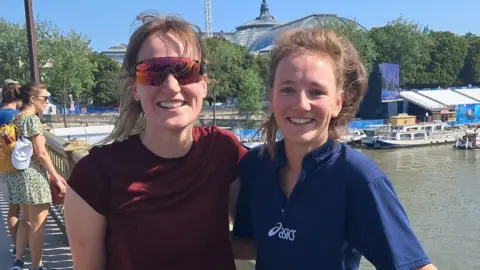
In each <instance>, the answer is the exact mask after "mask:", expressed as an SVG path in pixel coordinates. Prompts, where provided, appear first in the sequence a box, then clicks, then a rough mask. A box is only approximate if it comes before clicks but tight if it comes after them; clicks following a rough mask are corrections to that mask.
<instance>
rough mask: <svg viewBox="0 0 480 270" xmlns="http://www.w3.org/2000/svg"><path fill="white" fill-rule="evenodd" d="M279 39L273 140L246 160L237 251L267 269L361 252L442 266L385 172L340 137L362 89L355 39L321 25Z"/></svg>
mask: <svg viewBox="0 0 480 270" xmlns="http://www.w3.org/2000/svg"><path fill="white" fill-rule="evenodd" d="M275 44H276V47H275V49H274V51H273V54H272V62H271V66H270V80H269V87H270V111H271V112H272V114H271V117H270V118H269V120H268V121H267V122H266V124H265V126H264V128H263V131H264V134H266V137H267V143H266V145H264V146H260V147H257V148H254V149H252V150H251V151H249V153H248V154H247V155H246V156H245V157H244V158H243V159H242V161H241V164H240V179H241V189H240V194H239V196H238V201H237V210H236V217H235V222H234V230H233V236H234V238H233V239H234V241H233V242H232V243H233V250H234V254H235V256H236V258H238V259H254V258H256V260H257V264H256V269H262V270H270V269H272V270H273V269H274V270H284V269H285V270H286V269H289V270H290V269H302V270H310V269H311V270H313V269H328V270H353V269H358V268H359V265H360V259H361V256H362V255H363V256H364V257H365V258H366V259H367V260H368V261H370V262H371V263H372V264H373V265H374V266H375V267H376V269H398V270H400V269H401V270H414V269H417V270H418V269H421V270H434V269H436V268H435V266H433V265H432V264H431V261H430V259H429V258H428V257H427V255H426V253H425V251H424V250H423V248H422V246H421V244H420V242H419V241H418V239H417V237H416V236H415V233H414V232H413V229H412V227H411V225H410V223H409V220H408V218H407V214H406V213H405V210H404V208H403V207H402V205H401V203H400V201H399V199H398V197H397V195H396V194H395V191H394V188H393V185H392V183H391V182H390V180H389V178H388V176H387V175H385V173H384V172H382V171H381V170H380V169H379V168H378V166H377V165H376V164H375V163H374V162H373V161H372V160H371V159H370V158H368V157H367V156H365V155H364V154H362V153H361V152H359V151H357V150H355V149H352V148H350V147H349V146H348V145H346V144H343V143H340V142H339V138H340V135H341V133H342V132H343V131H344V130H346V128H347V123H348V122H349V121H351V120H352V118H353V117H354V116H355V114H356V112H357V110H358V107H359V104H360V102H361V101H362V98H363V96H364V94H365V91H366V74H365V69H364V67H363V64H362V62H361V59H360V56H359V55H358V53H357V51H356V50H355V48H354V47H353V45H352V44H351V43H350V42H349V41H347V40H346V39H345V38H343V37H341V36H338V35H337V34H335V32H333V31H329V30H325V29H301V30H291V31H287V32H284V33H282V34H281V35H280V37H279V38H278V40H277V42H276V43H275ZM278 130H280V131H281V133H282V135H283V137H284V139H283V140H281V141H278V142H277V141H276V134H277V131H278Z"/></svg>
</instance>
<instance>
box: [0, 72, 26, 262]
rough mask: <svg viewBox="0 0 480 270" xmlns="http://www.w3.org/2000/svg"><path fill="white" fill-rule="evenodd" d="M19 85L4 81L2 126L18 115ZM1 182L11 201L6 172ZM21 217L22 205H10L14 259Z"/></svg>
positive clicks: (8, 224)
mask: <svg viewBox="0 0 480 270" xmlns="http://www.w3.org/2000/svg"><path fill="white" fill-rule="evenodd" d="M17 85H18V82H16V81H14V80H11V79H7V80H5V81H4V86H3V88H2V106H1V108H0V126H2V125H5V124H10V123H11V122H12V121H13V119H14V118H15V117H16V116H17V114H18V107H19V104H20V99H19V98H18V95H19V90H18V86H17ZM0 182H1V183H0V185H1V187H2V189H1V191H2V194H3V197H4V199H5V201H9V197H10V196H9V194H8V187H7V176H6V173H5V172H2V173H0ZM19 215H20V205H18V204H9V205H8V213H7V226H8V230H9V231H10V237H11V238H12V243H13V248H12V256H13V257H15V255H16V248H15V243H16V240H17V229H18V221H19ZM27 237H28V234H27Z"/></svg>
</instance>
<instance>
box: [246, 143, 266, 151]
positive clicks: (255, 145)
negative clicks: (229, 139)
mask: <svg viewBox="0 0 480 270" xmlns="http://www.w3.org/2000/svg"><path fill="white" fill-rule="evenodd" d="M263 144H265V143H264V142H243V143H242V145H243V146H245V148H247V149H248V150H250V149H252V148H254V147H257V146H259V145H263Z"/></svg>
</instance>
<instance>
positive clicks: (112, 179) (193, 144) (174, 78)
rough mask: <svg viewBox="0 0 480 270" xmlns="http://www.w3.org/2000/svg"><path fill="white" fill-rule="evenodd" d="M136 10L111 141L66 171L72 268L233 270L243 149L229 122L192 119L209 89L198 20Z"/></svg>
mask: <svg viewBox="0 0 480 270" xmlns="http://www.w3.org/2000/svg"><path fill="white" fill-rule="evenodd" d="M139 18H140V17H139ZM141 18H143V25H141V26H140V27H139V28H138V29H137V30H136V31H135V32H134V33H133V35H132V36H131V37H130V41H129V44H128V48H127V51H126V54H125V58H124V61H123V70H124V72H125V73H126V75H127V82H126V89H125V95H124V97H123V100H122V102H121V106H120V107H121V109H120V116H119V118H118V121H117V123H116V125H115V128H114V130H113V131H112V133H111V134H110V136H109V137H107V138H106V140H105V141H104V142H103V144H107V143H109V142H112V143H111V144H108V145H102V146H96V147H93V148H92V149H91V150H90V152H89V154H88V155H87V156H85V157H84V158H82V159H81V160H80V161H79V162H78V163H77V164H76V166H75V168H74V169H73V172H72V174H71V176H70V178H69V180H68V185H69V187H68V190H67V194H66V197H65V208H64V209H65V219H66V225H67V235H68V238H69V243H70V247H71V250H72V256H73V267H74V269H75V270H93V269H107V270H136V269H169V270H192V269H198V270H202V269H204V270H211V269H221V270H233V269H235V262H234V259H233V254H232V251H231V248H230V231H229V207H228V206H229V190H230V188H232V189H235V188H236V189H238V187H239V180H236V179H237V174H238V164H239V162H240V159H241V158H242V157H243V155H244V154H245V152H246V150H245V149H244V148H243V147H242V146H241V145H240V143H239V141H238V139H237V138H236V137H235V135H233V134H232V133H230V132H229V131H226V130H222V129H220V128H217V127H199V126H195V121H196V120H197V117H198V115H199V114H200V111H201V109H202V103H203V99H204V98H205V97H206V95H207V77H206V69H205V62H206V55H205V53H204V49H203V44H202V39H201V36H200V31H199V29H198V27H195V26H192V25H191V24H189V23H188V22H185V21H184V20H182V19H180V18H177V17H173V16H167V17H160V16H155V15H150V14H148V15H145V16H141ZM207 157H208V158H207ZM232 194H233V192H232ZM230 210H231V209H230Z"/></svg>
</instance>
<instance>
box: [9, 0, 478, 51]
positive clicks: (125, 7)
mask: <svg viewBox="0 0 480 270" xmlns="http://www.w3.org/2000/svg"><path fill="white" fill-rule="evenodd" d="M32 1H33V12H34V14H35V15H36V16H37V15H38V16H39V18H40V19H42V20H48V21H51V22H52V23H54V24H56V25H58V26H59V27H60V29H62V30H64V31H69V30H70V29H74V30H76V31H78V32H81V33H83V34H85V35H86V36H87V37H88V38H89V39H90V40H91V44H90V45H91V47H92V49H93V50H95V51H102V50H105V49H107V48H109V47H111V46H113V45H114V44H116V43H127V42H128V38H129V36H130V33H131V25H132V22H133V20H134V18H135V16H136V15H138V14H139V13H141V12H142V11H145V10H148V9H154V10H157V11H159V12H160V13H161V14H169V13H174V14H177V15H180V16H182V17H183V18H184V19H186V20H188V21H190V22H192V23H194V24H197V25H199V26H200V27H201V28H202V29H204V25H205V23H204V9H203V3H204V1H203V0H176V1H174V0H156V1H154V0H134V1H124V0H116V1H112V0H78V1H75V0H32ZM23 2H24V1H21V0H1V4H0V17H2V18H4V19H6V20H8V21H11V22H16V23H23V22H24V20H25V10H24V6H23ZM261 2H262V1H261V0H212V15H213V30H214V31H220V30H224V31H232V30H234V29H235V27H236V26H238V25H241V24H243V23H245V22H248V21H250V20H253V19H255V17H257V16H258V14H259V10H260V4H261ZM267 3H268V4H269V7H270V13H271V14H272V15H273V16H274V17H275V19H277V20H279V21H283V22H288V21H291V20H295V19H299V18H301V17H304V16H307V15H310V14H312V13H317V14H322V13H327V14H337V15H338V16H341V17H346V18H350V19H356V20H357V21H358V22H359V23H360V24H362V25H363V26H365V27H367V28H371V27H375V26H382V25H385V24H386V23H387V22H388V21H391V20H393V19H396V18H398V17H399V16H403V17H405V18H407V19H409V20H413V21H416V22H418V23H420V24H422V25H428V26H429V27H430V28H432V29H434V30H443V31H452V32H454V33H457V34H464V33H466V32H472V33H475V34H477V35H480V17H479V16H478V10H480V1H479V0H455V1H454V0H396V1H385V0H362V1H360V0H330V1H320V0H294V1H287V0H267ZM387 3H388V4H387ZM475 12H477V14H475Z"/></svg>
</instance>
